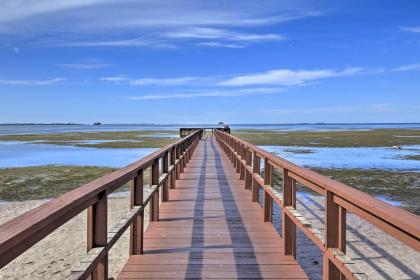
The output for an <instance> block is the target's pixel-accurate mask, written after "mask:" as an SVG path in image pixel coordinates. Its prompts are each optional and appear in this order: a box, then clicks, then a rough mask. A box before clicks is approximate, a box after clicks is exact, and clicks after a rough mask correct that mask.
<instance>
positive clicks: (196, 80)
mask: <svg viewBox="0 0 420 280" xmlns="http://www.w3.org/2000/svg"><path fill="white" fill-rule="evenodd" d="M100 80H101V81H106V82H114V83H121V82H126V83H128V84H129V85H132V86H179V85H187V84H196V85H197V84H201V83H203V82H206V81H208V80H209V78H205V77H179V78H142V79H136V78H131V77H128V76H125V75H120V76H114V77H103V78H100Z"/></svg>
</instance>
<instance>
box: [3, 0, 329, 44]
mask: <svg viewBox="0 0 420 280" xmlns="http://www.w3.org/2000/svg"><path fill="white" fill-rule="evenodd" d="M305 1H306V0H305ZM299 2H300V1H299ZM322 14H323V13H322V12H321V11H318V10H317V9H316V8H314V7H313V5H302V3H295V1H261V2H259V3H258V6H256V5H255V1H253V0H243V1H240V2H238V1H228V2H226V1H218V0H215V1H189V0H178V1H149V0H143V1H132V0H120V1H112V0H58V1H54V2H53V3H50V2H48V1H41V0H32V1H24V0H2V8H1V9H0V23H2V24H1V25H0V34H1V33H4V34H13V35H18V36H14V38H26V39H28V38H29V41H31V43H36V42H42V41H43V39H45V35H47V34H48V37H49V38H52V37H53V38H55V40H56V41H55V42H45V41H44V42H43V43H42V44H38V45H39V46H45V45H46V46H61V47H166V48H174V47H175V46H174V43H176V44H178V45H181V46H183V45H184V44H182V43H184V42H186V43H187V45H188V44H189V43H191V44H190V45H192V46H200V47H218V48H222V47H226V48H236V47H239V46H241V47H245V46H246V45H247V44H250V43H264V42H273V41H282V40H284V39H285V35H281V34H272V33H265V32H262V31H261V30H260V29H259V28H256V27H261V26H269V25H275V24H280V23H283V22H289V21H294V20H299V19H302V18H307V17H315V16H320V15H322ZM251 28H252V32H250V31H249V30H250V29H251ZM116 34H118V35H120V36H119V37H117V38H116V37H115V35H116ZM38 35H39V36H38ZM35 38H36V39H35ZM34 39H35V40H34ZM200 40H204V41H200ZM189 41H193V42H189ZM227 42H230V43H227ZM233 42H237V43H233ZM238 42H242V44H238ZM201 43H202V44H201ZM245 43H246V44H245ZM178 45H177V47H180V46H178Z"/></svg>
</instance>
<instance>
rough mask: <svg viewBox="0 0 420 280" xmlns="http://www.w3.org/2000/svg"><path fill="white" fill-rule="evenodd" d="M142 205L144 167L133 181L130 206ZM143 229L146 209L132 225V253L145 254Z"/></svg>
mask: <svg viewBox="0 0 420 280" xmlns="http://www.w3.org/2000/svg"><path fill="white" fill-rule="evenodd" d="M141 205H143V169H140V170H139V171H138V172H137V176H136V177H135V178H134V179H133V180H132V181H131V201H130V206H131V208H133V207H134V206H141ZM143 231H144V211H142V212H141V213H140V214H139V215H137V217H136V218H135V219H134V222H133V224H132V225H131V227H130V255H140V254H143Z"/></svg>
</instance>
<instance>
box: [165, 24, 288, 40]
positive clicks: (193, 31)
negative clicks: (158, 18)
mask: <svg viewBox="0 0 420 280" xmlns="http://www.w3.org/2000/svg"><path fill="white" fill-rule="evenodd" d="M163 36H164V37H167V38H176V39H221V40H226V41H239V42H241V41H243V42H267V41H282V40H285V37H284V36H283V35H280V34H251V33H241V32H235V31H231V30H226V29H220V28H208V27H190V28H186V29H182V30H177V31H173V32H168V33H165V34H163Z"/></svg>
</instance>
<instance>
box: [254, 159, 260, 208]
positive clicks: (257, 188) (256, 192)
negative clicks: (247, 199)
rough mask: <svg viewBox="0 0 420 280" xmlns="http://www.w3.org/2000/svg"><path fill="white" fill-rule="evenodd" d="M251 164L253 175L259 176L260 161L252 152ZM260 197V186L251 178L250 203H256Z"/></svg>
mask: <svg viewBox="0 0 420 280" xmlns="http://www.w3.org/2000/svg"><path fill="white" fill-rule="evenodd" d="M253 157H254V159H253V164H252V171H253V172H254V174H260V171H261V167H260V165H261V159H260V158H259V157H258V155H257V153H256V152H255V151H254V155H253ZM259 196H260V184H258V181H257V180H255V179H254V177H252V201H253V202H258V201H259V199H260V198H259Z"/></svg>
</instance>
